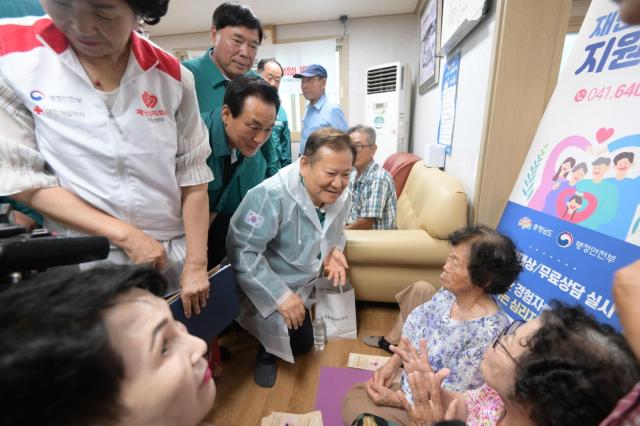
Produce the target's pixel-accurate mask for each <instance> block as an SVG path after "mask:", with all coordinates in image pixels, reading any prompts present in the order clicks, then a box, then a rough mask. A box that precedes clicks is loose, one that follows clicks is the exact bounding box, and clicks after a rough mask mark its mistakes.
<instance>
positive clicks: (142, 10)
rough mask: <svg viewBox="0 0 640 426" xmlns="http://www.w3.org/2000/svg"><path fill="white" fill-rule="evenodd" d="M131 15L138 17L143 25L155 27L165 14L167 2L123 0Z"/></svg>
mask: <svg viewBox="0 0 640 426" xmlns="http://www.w3.org/2000/svg"><path fill="white" fill-rule="evenodd" d="M125 1H126V2H127V4H128V5H129V7H130V8H131V10H133V13H135V14H136V15H138V16H139V17H140V18H142V20H143V21H144V23H145V24H148V25H155V24H157V23H158V22H160V18H162V17H163V16H164V15H166V14H167V8H168V7H169V0H125Z"/></svg>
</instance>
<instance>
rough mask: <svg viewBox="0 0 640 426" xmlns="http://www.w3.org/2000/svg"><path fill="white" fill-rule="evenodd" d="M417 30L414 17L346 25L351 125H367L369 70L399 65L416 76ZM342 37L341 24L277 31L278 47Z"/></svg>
mask: <svg viewBox="0 0 640 426" xmlns="http://www.w3.org/2000/svg"><path fill="white" fill-rule="evenodd" d="M418 26H419V23H418V17H417V15H415V14H410V15H393V16H385V17H377V18H361V19H353V20H348V21H347V37H348V40H349V41H348V64H347V66H348V75H349V81H348V100H349V101H348V102H349V107H348V119H349V124H359V123H362V122H363V121H364V96H365V69H366V68H368V67H370V66H372V65H378V64H384V63H387V62H394V61H400V62H403V63H405V64H407V65H408V66H409V68H410V72H411V75H412V76H415V69H416V67H417V64H418ZM343 33H344V27H343V26H342V24H340V23H339V22H338V21H327V22H314V23H310V24H293V25H280V26H278V27H277V29H276V36H277V40H278V43H283V42H286V41H288V40H297V39H304V38H314V37H340V36H342V34H343ZM329 77H331V76H329ZM412 79H413V77H412Z"/></svg>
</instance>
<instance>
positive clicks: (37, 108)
mask: <svg viewBox="0 0 640 426" xmlns="http://www.w3.org/2000/svg"><path fill="white" fill-rule="evenodd" d="M43 111H44V110H43V109H42V108H40V105H38V106H36V107H35V108H34V109H33V112H35V113H36V114H38V115H40V114H42V112H43Z"/></svg>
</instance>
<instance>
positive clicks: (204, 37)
mask: <svg viewBox="0 0 640 426" xmlns="http://www.w3.org/2000/svg"><path fill="white" fill-rule="evenodd" d="M151 41H153V42H154V43H156V44H158V45H159V46H160V47H162V48H163V49H164V50H167V51H169V52H173V50H174V49H187V50H189V49H192V50H196V49H200V48H209V47H210V46H211V34H210V33H208V32H204V33H190V34H181V35H170V36H159V37H151Z"/></svg>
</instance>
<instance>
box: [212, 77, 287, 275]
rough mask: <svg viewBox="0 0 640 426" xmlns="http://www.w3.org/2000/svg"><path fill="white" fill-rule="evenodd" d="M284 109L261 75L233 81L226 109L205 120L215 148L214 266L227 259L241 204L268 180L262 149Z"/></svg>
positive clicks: (213, 150)
mask: <svg viewBox="0 0 640 426" xmlns="http://www.w3.org/2000/svg"><path fill="white" fill-rule="evenodd" d="M278 108H280V98H279V97H278V92H276V90H275V89H274V88H273V87H271V86H270V85H269V84H268V83H267V82H266V81H264V80H263V79H262V78H260V77H254V76H248V75H241V76H239V77H236V78H235V79H233V80H232V81H231V82H230V83H229V86H228V87H227V91H226V93H225V96H224V100H223V105H222V107H220V108H217V109H216V110H214V111H213V112H212V113H210V114H209V115H207V116H205V117H204V122H205V124H206V125H207V127H208V128H209V129H210V133H209V141H210V143H211V148H212V153H211V156H210V157H209V159H208V160H207V164H208V165H209V167H210V168H211V170H212V171H213V174H214V176H215V179H214V181H213V182H211V183H210V184H209V211H210V212H212V216H214V220H213V224H212V226H211V228H210V229H209V242H210V245H209V264H210V265H217V264H218V263H219V262H220V260H222V258H223V257H224V256H225V242H226V237H227V231H228V229H229V219H231V216H232V215H233V213H234V212H235V211H236V209H237V208H238V205H240V201H242V198H243V197H244V196H245V194H246V193H247V192H248V191H249V190H250V189H251V188H253V187H254V186H256V185H257V184H259V183H260V182H262V181H263V180H264V176H265V168H264V167H259V166H260V165H261V164H264V160H263V159H262V156H261V155H259V151H260V148H261V147H262V145H263V144H264V143H265V142H266V141H268V140H269V137H270V136H271V130H272V128H273V124H274V122H275V120H276V112H277V111H278ZM256 154H258V155H256ZM260 162H262V163H260Z"/></svg>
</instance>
